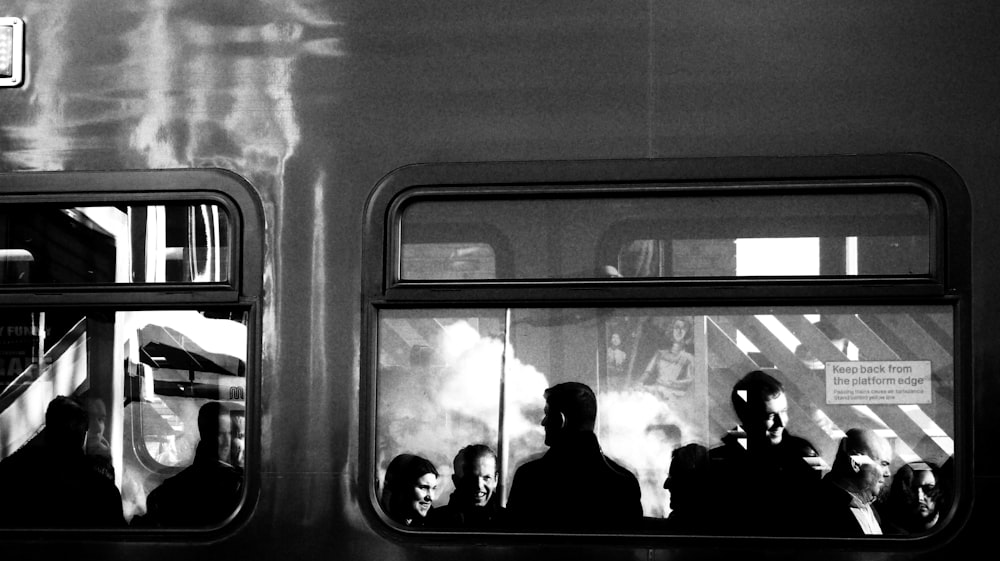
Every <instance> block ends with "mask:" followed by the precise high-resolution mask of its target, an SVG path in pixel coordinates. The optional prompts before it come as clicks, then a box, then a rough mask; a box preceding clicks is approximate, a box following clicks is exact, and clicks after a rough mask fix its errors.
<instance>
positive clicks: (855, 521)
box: [813, 428, 892, 536]
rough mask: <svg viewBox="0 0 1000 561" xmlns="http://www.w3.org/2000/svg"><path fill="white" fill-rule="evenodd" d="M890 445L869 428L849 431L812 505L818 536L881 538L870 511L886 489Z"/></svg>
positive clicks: (880, 528) (890, 454) (890, 455)
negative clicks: (874, 536)
mask: <svg viewBox="0 0 1000 561" xmlns="http://www.w3.org/2000/svg"><path fill="white" fill-rule="evenodd" d="M891 462H892V446H890V445H889V442H888V441H887V440H886V439H885V438H883V437H882V436H880V435H879V434H878V433H876V432H875V431H873V430H871V429H856V428H855V429H850V430H849V431H847V433H846V436H844V438H843V439H841V441H840V445H839V446H838V447H837V456H836V458H835V459H834V460H833V467H832V469H831V470H830V473H828V474H827V475H826V477H824V478H823V483H822V484H821V485H820V493H819V495H818V497H817V501H816V503H815V508H814V511H813V512H814V513H815V514H816V516H817V518H816V524H817V528H816V530H817V533H819V534H821V535H828V536H864V535H881V534H882V526H881V523H880V520H879V516H878V513H877V512H876V511H875V509H874V508H872V505H873V504H874V503H875V500H876V499H877V498H878V497H879V494H880V493H881V492H882V489H883V488H884V487H885V482H886V479H888V477H889V465H890V463H891Z"/></svg>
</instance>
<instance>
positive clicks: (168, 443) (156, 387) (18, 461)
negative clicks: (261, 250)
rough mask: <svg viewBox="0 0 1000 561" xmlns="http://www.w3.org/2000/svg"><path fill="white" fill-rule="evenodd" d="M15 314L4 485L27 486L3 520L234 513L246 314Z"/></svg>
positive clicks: (9, 346) (168, 521) (2, 425)
mask: <svg viewBox="0 0 1000 561" xmlns="http://www.w3.org/2000/svg"><path fill="white" fill-rule="evenodd" d="M5 318H6V320H5V321H6V324H5V325H4V326H3V327H2V332H0V360H2V361H3V366H4V367H5V370H4V371H3V372H2V373H0V480H2V481H7V482H11V481H16V482H18V483H17V485H16V486H10V485H8V486H7V489H8V491H6V492H5V494H4V497H3V502H2V507H0V528H5V527H42V528H73V527H125V526H127V525H130V526H133V527H142V528H150V527H208V526H218V525H221V524H222V523H223V522H225V520H226V519H228V517H229V516H231V515H232V514H233V512H234V511H235V510H236V508H237V506H238V504H239V501H240V500H241V499H242V492H243V465H244V446H243V442H244V434H245V429H246V420H245V409H246V408H245V403H246V348H247V329H246V316H245V312H242V311H221V312H220V311H213V312H205V311H197V310H174V311H122V312H115V311H100V312H72V311H59V310H48V311H33V312H24V313H21V314H8V315H6V316H5ZM199 415H201V416H202V417H203V420H202V422H201V423H199ZM199 425H201V427H199ZM160 489H162V490H160ZM53 505H61V506H60V508H53Z"/></svg>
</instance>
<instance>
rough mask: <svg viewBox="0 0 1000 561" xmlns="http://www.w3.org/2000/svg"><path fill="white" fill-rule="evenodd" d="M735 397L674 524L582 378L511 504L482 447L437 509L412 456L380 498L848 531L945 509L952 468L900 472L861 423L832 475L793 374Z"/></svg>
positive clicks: (551, 398) (684, 488) (425, 471)
mask: <svg viewBox="0 0 1000 561" xmlns="http://www.w3.org/2000/svg"><path fill="white" fill-rule="evenodd" d="M731 397H732V404H733V408H734V410H735V413H736V416H737V417H738V419H739V421H740V426H739V427H737V430H734V431H731V432H729V433H728V434H727V435H726V436H725V437H724V438H723V439H722V442H721V443H720V444H719V445H718V446H715V447H713V448H711V449H709V448H708V447H706V446H703V445H701V444H696V443H689V444H685V445H683V446H679V447H678V448H677V449H675V450H674V452H673V456H672V460H671V463H670V466H669V471H668V474H667V478H666V481H665V482H664V484H663V487H664V488H665V489H668V490H669V491H670V508H671V512H670V515H669V516H668V517H667V518H665V519H651V518H648V517H644V516H643V509H642V505H641V502H640V499H641V496H640V487H639V483H638V480H637V478H636V476H635V475H634V474H633V473H632V472H631V471H630V470H629V469H627V468H626V467H624V466H622V465H620V464H619V463H617V462H615V461H614V460H613V459H611V458H609V457H607V456H606V455H604V453H603V451H602V449H601V446H600V443H599V442H598V438H597V436H596V434H595V432H594V427H595V422H596V419H597V398H596V396H595V394H594V392H593V391H592V390H591V388H590V387H588V386H587V385H585V384H581V383H578V382H567V383H562V384H558V385H556V386H553V387H551V388H549V389H548V390H546V392H545V394H544V398H545V416H544V418H543V419H542V427H543V429H544V431H545V445H546V446H547V447H548V450H547V451H546V452H545V454H544V455H542V456H541V457H539V458H537V459H533V460H531V461H528V462H527V463H525V464H523V465H521V466H520V467H518V468H517V469H516V471H515V472H514V477H513V481H512V483H511V487H510V490H509V494H508V498H507V502H506V505H504V506H502V505H501V504H500V502H501V499H500V497H499V494H498V493H497V486H498V477H499V473H498V469H497V466H498V462H497V455H496V452H495V451H494V450H493V449H491V448H490V447H488V446H486V445H483V444H473V445H469V446H466V447H465V448H462V449H461V450H460V451H459V452H458V454H457V455H456V456H455V459H454V466H453V467H454V475H452V479H453V482H454V485H455V490H454V491H453V492H452V494H451V497H450V499H449V501H448V504H447V505H445V506H442V507H434V506H433V503H434V501H435V499H436V497H437V488H438V480H439V477H440V476H439V473H438V470H437V468H435V466H434V465H433V463H432V462H430V461H429V460H427V459H425V458H423V457H420V456H417V455H413V454H402V455H399V456H397V457H396V458H394V459H393V460H392V461H391V462H390V463H389V465H388V468H387V470H386V475H385V479H384V483H383V488H382V496H381V504H382V507H383V509H384V510H385V512H386V513H387V515H388V516H389V517H390V518H391V519H393V520H394V521H396V522H398V523H399V524H402V525H405V526H410V527H430V528H439V529H475V530H518V529H520V530H529V531H530V530H543V531H611V532H616V531H626V530H639V531H651V532H663V533H678V534H698V533H702V534H720V535H763V536H835V537H852V536H864V535H883V534H917V533H921V532H926V531H929V530H930V529H932V528H933V527H934V526H935V524H937V523H938V521H939V518H940V517H941V513H942V512H945V511H946V509H947V504H946V503H947V501H948V500H950V493H949V491H948V484H949V483H950V476H949V475H948V474H947V470H948V469H949V468H950V466H944V468H939V467H938V466H936V465H934V464H932V463H930V462H916V463H908V464H904V465H903V466H902V467H900V468H899V470H898V471H897V472H896V474H895V475H894V476H893V475H891V474H890V466H891V465H892V462H893V449H892V446H891V445H890V443H889V442H888V441H887V440H886V438H884V437H883V436H882V435H880V434H879V433H878V432H877V431H875V430H871V429H866V428H851V429H849V430H847V431H846V432H845V436H844V437H843V438H842V439H841V441H840V442H839V445H838V447H837V452H836V456H835V458H834V461H833V465H832V467H831V468H830V470H829V472H828V473H826V474H825V475H824V473H823V472H824V469H823V466H825V463H824V462H823V461H822V459H821V458H820V455H819V453H818V452H817V451H816V449H815V448H814V447H813V446H812V444H811V443H809V442H808V441H807V440H805V439H803V438H800V437H797V436H794V435H792V434H790V433H789V432H788V430H787V424H788V421H789V418H788V397H787V396H786V395H785V391H784V387H783V386H782V384H781V382H780V381H778V380H777V379H776V378H775V377H774V376H771V375H770V374H768V373H766V372H763V371H760V370H756V371H753V372H750V373H749V374H747V375H746V376H744V377H743V378H742V379H741V380H740V381H739V382H738V383H737V384H736V385H735V386H734V387H733V390H732V394H731ZM947 463H948V464H950V461H949V462H947ZM890 479H891V481H892V485H891V488H890V487H888V482H889V481H890Z"/></svg>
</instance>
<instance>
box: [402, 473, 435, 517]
mask: <svg viewBox="0 0 1000 561" xmlns="http://www.w3.org/2000/svg"><path fill="white" fill-rule="evenodd" d="M436 496H437V476H436V475H434V474H433V473H425V474H423V475H422V476H420V479H417V481H416V483H415V484H414V486H413V492H412V495H411V497H410V501H409V502H408V504H409V505H410V510H411V511H412V514H413V516H414V517H420V518H423V517H425V516H427V513H428V512H429V511H430V510H431V503H433V502H434V498H435V497H436Z"/></svg>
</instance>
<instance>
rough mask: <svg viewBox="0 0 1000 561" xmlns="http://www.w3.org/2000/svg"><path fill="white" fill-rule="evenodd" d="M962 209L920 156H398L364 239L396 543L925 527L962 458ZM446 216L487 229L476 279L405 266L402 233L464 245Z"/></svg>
mask: <svg viewBox="0 0 1000 561" xmlns="http://www.w3.org/2000/svg"><path fill="white" fill-rule="evenodd" d="M765 170H766V171H765ZM740 177H745V179H734V178H740ZM946 208H947V209H948V214H947V215H946V214H945V212H944V210H945V209H946ZM967 212H968V199H967V194H966V193H965V192H964V189H963V187H962V186H961V182H960V181H959V180H958V179H957V178H956V177H955V176H954V175H953V173H952V172H950V170H949V169H948V168H946V167H945V166H942V165H940V164H939V163H938V162H936V161H931V160H928V159H926V158H922V157H912V156H898V157H884V158H875V157H872V158H865V157H838V158H805V159H791V160H767V161H750V160H733V161H711V162H707V161H704V162H702V161H695V162H690V161H681V162H678V161H664V162H650V161H643V162H611V163H606V162H587V163H581V162H575V163H534V164H494V165H483V166H475V165H471V164H469V165H462V166H448V165H441V166H417V167H414V168H402V169H401V170H397V172H395V173H393V174H390V175H389V176H388V177H387V179H386V180H385V181H384V182H383V183H382V184H381V186H380V187H379V188H378V189H376V191H375V194H374V195H373V197H372V199H371V200H370V202H369V214H368V216H369V222H368V238H367V240H366V243H367V244H368V245H367V247H368V248H369V250H371V251H372V252H373V254H374V255H376V256H378V257H379V259H374V260H372V261H371V262H370V266H369V269H367V272H366V285H365V286H366V299H367V300H366V301H367V302H368V304H369V307H368V312H369V313H368V314H367V315H366V322H367V326H368V328H367V333H368V338H367V340H368V341H369V343H370V346H369V347H368V352H367V353H366V357H367V359H366V360H367V361H368V367H367V371H368V372H370V373H371V376H370V377H368V378H366V379H367V380H368V383H367V384H366V385H365V386H364V393H363V396H364V397H366V399H364V400H363V403H364V404H365V406H366V407H367V408H368V409H367V411H368V412H369V413H370V415H369V417H368V418H369V421H370V423H369V424H368V425H367V427H366V428H365V429H364V430H366V431H367V432H366V433H364V434H363V436H365V435H367V438H365V439H364V443H365V445H366V446H367V448H366V454H365V455H364V459H366V461H367V464H364V465H365V466H366V467H367V468H368V469H366V470H365V472H366V473H367V474H369V475H368V476H367V478H368V479H367V480H366V482H367V484H368V486H369V487H368V488H369V490H370V495H369V499H370V501H371V503H372V505H373V507H374V512H375V513H377V514H378V515H379V516H380V517H381V518H382V520H383V521H384V522H387V523H388V524H390V525H392V526H394V527H396V528H398V529H401V530H404V531H410V532H411V533H413V532H412V531H413V530H420V532H430V533H463V532H474V533H487V534H490V533H500V534H503V533H508V532H516V533H544V534H587V535H595V534H597V535H605V536H607V538H608V539H616V537H619V536H623V535H642V536H646V537H650V538H652V539H658V538H660V537H662V538H664V539H670V538H671V537H672V536H679V535H684V536H750V537H754V536H760V537H768V536H770V537H778V536H804V537H819V538H832V539H837V538H853V537H873V536H874V537H881V538H883V539H885V538H889V539H900V538H907V537H914V536H922V535H926V534H928V533H933V532H936V531H938V530H939V529H941V528H942V527H943V526H945V525H946V524H947V520H948V519H949V518H950V517H951V516H952V515H953V511H954V510H955V508H956V506H955V505H956V504H958V501H959V497H958V495H957V494H956V493H955V492H954V489H955V481H956V480H957V479H956V478H958V477H960V473H961V468H959V467H958V466H962V465H967V463H962V462H965V461H966V459H967V456H966V455H964V452H963V451H964V449H963V446H964V445H965V444H964V442H965V439H967V435H968V432H967V431H966V430H965V429H963V423H966V422H968V421H967V420H968V416H967V415H965V414H963V406H962V403H963V399H967V398H966V397H964V396H965V392H966V389H965V388H966V387H967V386H966V384H967V380H968V374H967V373H964V372H965V371H966V369H967V368H968V366H967V365H968V359H967V356H966V355H964V354H963V352H964V351H963V347H962V346H961V345H960V344H959V342H960V341H961V340H962V338H963V334H965V333H967V332H968V319H967V317H966V314H965V313H964V310H965V309H966V306H967V305H968V303H967V299H968V294H969V285H968V278H969V277H968V270H969V262H968V255H969V254H968V250H967V243H966V242H967V239H968V229H967V222H968V221H967V220H966V218H967ZM456 223H462V224H476V225H478V226H479V227H481V228H487V229H489V230H490V231H493V232H495V233H497V235H494V236H493V237H492V239H502V240H505V244H503V245H495V246H493V249H494V255H493V257H492V260H493V262H495V263H497V264H498V265H497V267H496V269H495V275H493V276H487V275H483V276H477V275H470V276H464V277H463V276H461V275H455V274H452V273H451V272H450V268H449V265H448V264H447V262H446V261H441V264H439V265H435V266H432V267H425V268H423V269H420V272H419V273H417V272H415V271H416V268H415V263H417V262H419V259H416V258H415V257H414V256H415V254H414V253H413V250H412V248H410V247H408V245H409V244H413V243H416V242H417V241H418V240H419V236H416V235H415V233H416V232H432V231H439V232H444V231H447V232H448V235H447V236H444V237H443V238H441V239H446V240H447V243H449V244H456V245H454V246H448V245H442V246H439V247H436V248H435V250H436V251H437V252H438V253H439V254H440V255H444V254H445V253H446V249H447V253H448V256H449V258H451V256H452V255H453V254H457V253H458V252H460V251H461V250H463V249H465V250H466V251H468V253H469V254H470V255H477V254H480V252H479V250H476V249H472V246H469V245H466V246H463V245H462V244H463V243H464V244H472V243H475V240H474V236H472V235H471V234H470V233H468V232H466V231H463V230H462V229H461V228H455V227H453V224H456ZM438 241H440V239H439V240H438ZM414 535H416V534H414Z"/></svg>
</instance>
